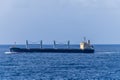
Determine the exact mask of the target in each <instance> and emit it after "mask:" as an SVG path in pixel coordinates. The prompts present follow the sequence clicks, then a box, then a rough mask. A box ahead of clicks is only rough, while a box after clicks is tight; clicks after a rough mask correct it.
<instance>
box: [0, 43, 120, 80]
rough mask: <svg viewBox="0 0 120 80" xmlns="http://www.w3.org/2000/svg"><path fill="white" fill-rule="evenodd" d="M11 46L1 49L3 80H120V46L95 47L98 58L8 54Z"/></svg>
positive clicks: (70, 54)
mask: <svg viewBox="0 0 120 80" xmlns="http://www.w3.org/2000/svg"><path fill="white" fill-rule="evenodd" d="M10 46H11V45H0V80H120V45H94V48H95V53H94V54H85V53H19V54H18V53H14V54H8V53H5V52H8V51H9V47H10ZM19 47H24V45H21V46H20V45H19ZM34 47H35V46H34ZM71 47H72V48H79V45H73V46H71Z"/></svg>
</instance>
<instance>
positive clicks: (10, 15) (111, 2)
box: [0, 0, 120, 44]
mask: <svg viewBox="0 0 120 80" xmlns="http://www.w3.org/2000/svg"><path fill="white" fill-rule="evenodd" d="M119 34H120V0H0V44H12V43H14V42H15V41H16V42H17V43H24V41H25V40H30V41H33V42H34V41H39V40H41V39H42V40H43V41H44V43H52V41H53V40H56V41H58V42H65V41H67V40H71V43H79V42H81V41H82V40H83V37H84V36H86V37H87V38H88V39H90V40H91V42H92V43H94V44H120V35H119Z"/></svg>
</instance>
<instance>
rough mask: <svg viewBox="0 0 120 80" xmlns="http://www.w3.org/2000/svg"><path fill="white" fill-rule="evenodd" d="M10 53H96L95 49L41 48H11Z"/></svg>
mask: <svg viewBox="0 0 120 80" xmlns="http://www.w3.org/2000/svg"><path fill="white" fill-rule="evenodd" d="M10 52H21V53H22V52H30V53H34V52H40V53H44V52H46V53H94V49H84V50H81V49H53V48H52V49H51V48H50V49H46V48H45V49H44V48H43V49H41V48H30V49H27V48H10Z"/></svg>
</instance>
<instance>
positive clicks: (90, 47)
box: [10, 40, 95, 53]
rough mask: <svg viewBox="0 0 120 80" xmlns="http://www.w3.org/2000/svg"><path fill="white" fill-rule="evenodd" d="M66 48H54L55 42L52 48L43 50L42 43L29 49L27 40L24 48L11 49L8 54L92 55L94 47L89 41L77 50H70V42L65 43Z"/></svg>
mask: <svg viewBox="0 0 120 80" xmlns="http://www.w3.org/2000/svg"><path fill="white" fill-rule="evenodd" d="M67 46H68V47H67V48H63V49H59V48H56V42H55V41H54V45H53V48H43V45H42V41H41V42H40V48H29V46H28V40H26V48H19V47H15V46H14V47H11V48H10V52H13V53H35V52H37V53H94V51H95V50H94V47H93V45H91V44H90V40H88V41H86V40H84V41H83V42H81V43H80V48H79V49H73V48H70V41H68V43H67Z"/></svg>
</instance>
